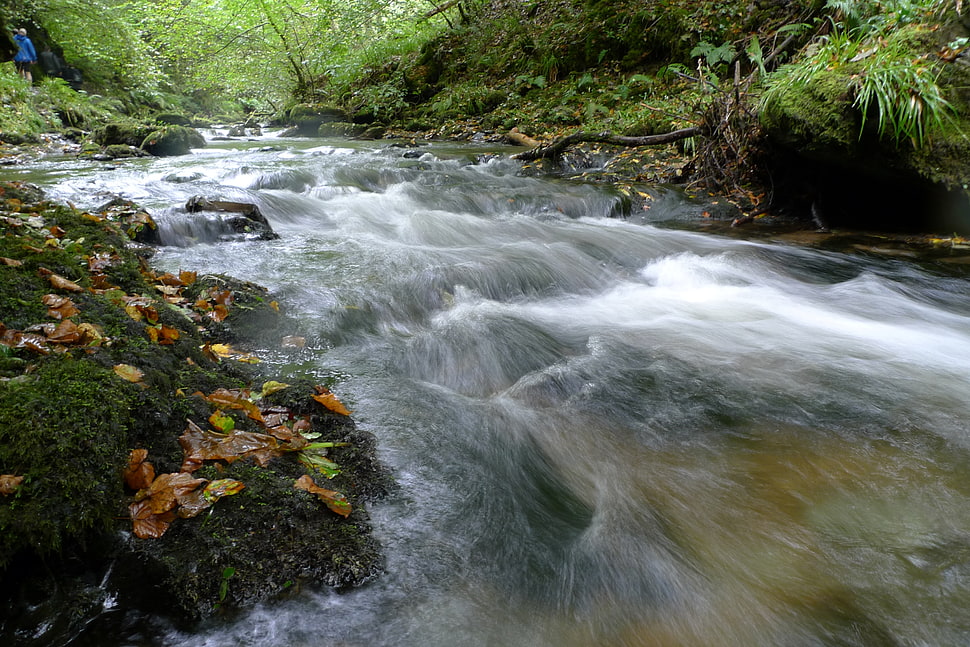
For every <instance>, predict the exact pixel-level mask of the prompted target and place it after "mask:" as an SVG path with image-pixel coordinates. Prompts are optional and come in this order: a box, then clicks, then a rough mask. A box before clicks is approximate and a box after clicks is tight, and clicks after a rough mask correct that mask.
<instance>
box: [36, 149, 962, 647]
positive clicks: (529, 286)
mask: <svg viewBox="0 0 970 647" xmlns="http://www.w3.org/2000/svg"><path fill="white" fill-rule="evenodd" d="M267 143H268V142H267V141H265V140H264V141H261V142H257V143H246V144H243V143H234V144H221V145H216V146H210V147H209V148H207V149H205V150H202V151H198V152H196V153H195V154H193V155H191V156H187V157H182V158H176V159H169V160H147V161H134V162H129V163H126V164H124V165H121V166H118V167H114V166H100V167H87V166H85V165H83V164H81V163H77V164H76V165H74V166H71V165H70V164H67V165H65V164H64V163H63V162H61V163H58V164H57V165H51V166H50V167H49V168H43V167H42V168H39V169H37V168H35V169H33V170H32V171H31V172H32V173H34V177H33V179H35V180H39V181H41V182H42V183H44V184H45V185H47V186H48V187H49V189H50V191H51V192H52V193H53V194H54V195H55V196H56V197H60V198H65V199H70V200H72V201H73V202H74V203H75V204H78V205H79V206H94V205H95V204H97V203H98V202H99V201H102V200H103V198H102V196H101V193H102V192H109V193H110V192H116V193H122V194H124V195H125V196H127V197H130V198H132V199H134V200H136V201H138V202H140V203H142V204H143V205H145V206H146V207H148V208H149V209H150V210H152V211H153V212H154V213H155V214H156V215H157V217H158V219H159V220H161V221H163V222H164V223H165V226H166V227H167V228H168V229H167V231H169V232H170V235H171V236H173V238H172V240H177V241H179V242H180V244H181V245H183V246H170V247H165V248H163V249H162V250H161V252H160V253H159V254H158V256H157V258H156V263H157V264H158V265H159V266H160V267H162V268H164V269H168V270H177V269H179V268H182V269H193V270H198V271H200V272H219V273H227V274H231V275H234V276H236V277H239V278H242V279H247V280H251V281H254V282H256V283H259V284H262V285H264V286H266V287H268V288H270V289H271V290H272V291H273V292H274V293H275V295H276V297H277V298H278V300H279V301H280V302H281V304H282V306H283V307H284V308H285V309H287V310H288V311H289V312H291V313H294V314H296V315H297V317H298V319H299V321H300V327H301V330H299V331H294V332H296V334H302V335H304V336H306V337H307V339H308V341H309V343H308V347H307V348H306V349H304V350H302V351H300V352H299V353H298V354H297V355H293V354H288V353H287V352H284V351H283V350H281V349H280V348H279V347H278V343H277V342H278V340H265V342H264V344H263V345H264V346H265V348H264V349H263V351H262V353H261V354H262V355H263V356H264V357H265V358H266V359H267V360H268V361H270V362H276V363H277V364H278V365H279V370H281V371H300V372H304V373H310V374H319V375H330V374H333V373H339V374H342V375H343V376H344V379H343V380H342V381H341V382H340V383H339V387H338V389H337V393H338V395H339V396H340V397H341V398H342V399H343V400H344V402H346V403H348V404H349V406H350V407H351V408H352V409H353V410H354V419H355V420H356V421H357V423H358V425H359V426H361V427H362V428H364V429H367V430H369V431H371V432H372V433H374V434H375V435H376V437H377V439H378V443H379V448H380V454H381V458H382V459H383V460H384V461H385V462H386V463H387V464H388V465H389V466H390V467H391V468H392V469H393V471H394V473H395V475H396V477H397V480H398V481H399V483H400V484H401V488H400V491H399V492H398V493H397V494H395V495H393V496H392V497H390V498H389V499H388V500H386V501H384V502H381V503H379V504H376V505H373V506H372V507H371V513H372V516H373V518H374V521H375V526H376V533H377V535H378V537H379V538H380V540H381V542H382V544H383V545H384V547H385V551H386V555H387V566H386V572H385V573H384V574H383V576H382V577H380V578H378V579H376V580H375V581H373V582H371V583H369V584H367V585H365V586H364V587H362V588H360V589H358V590H354V591H351V592H348V593H339V594H338V593H334V592H327V591H324V592H320V591H315V592H314V591H305V592H303V593H302V594H300V595H298V596H295V597H294V598H291V599H288V600H287V601H285V602H281V603H275V604H268V605H265V606H261V607H259V608H257V609H255V610H252V611H250V612H247V613H246V614H244V615H243V616H242V617H239V618H237V619H235V620H233V621H232V622H231V624H229V625H225V624H218V625H214V626H211V627H206V628H203V629H202V630H200V631H198V632H195V633H192V634H186V633H183V632H179V631H176V630H174V629H172V630H166V631H163V632H162V634H161V635H159V636H156V637H155V639H153V640H149V639H148V638H145V637H142V638H139V637H138V636H137V634H135V635H130V636H127V637H126V636H124V635H118V636H112V637H108V636H102V637H101V639H100V642H99V643H98V644H164V645H185V646H198V647H203V646H205V647H222V646H229V645H259V646H263V645H286V646H304V645H305V646H311V645H313V646H331V645H341V646H354V647H363V646H384V645H388V646H390V645H394V646H396V647H439V646H440V647H455V646H466V645H467V646H475V647H478V646H485V645H488V646H503V647H504V646H528V647H533V646H535V647H544V646H555V647H587V646H594V645H595V646H614V645H615V646H627V645H629V646H646V645H657V646H673V645H712V646H714V645H717V646H720V645H729V646H734V645H738V646H756V645H757V646H761V645H764V646H779V645H784V646H786V647H790V646H802V645H805V646H808V645H874V646H876V645H878V646H882V645H895V644H898V645H934V646H936V645H966V644H970V424H968V420H970V281H968V280H966V279H965V278H959V277H954V276H953V275H949V274H943V273H935V272H934V271H933V270H932V268H930V269H927V268H920V267H918V266H916V265H914V264H909V263H905V262H900V261H893V260H881V259H873V258H865V257H861V256H850V255H842V254H836V253H830V252H820V251H815V250H810V249H805V248H799V247H793V246H785V245H779V244H768V243H756V242H749V241H742V240H735V239H729V238H723V237H719V236H714V235H709V234H702V233H692V232H687V231H680V230H673V229H669V228H660V227H657V226H653V225H650V224H644V223H642V222H633V221H631V220H625V219H621V218H611V217H609V216H610V214H612V213H615V212H616V211H617V208H618V205H619V203H620V202H621V199H622V196H620V195H619V194H617V193H616V192H615V191H612V190H609V189H606V188H603V187H594V186H590V185H584V184H579V183H568V182H563V181H556V180H552V179H537V178H529V177H524V176H522V174H521V173H519V172H518V171H519V169H518V167H517V165H516V164H515V163H514V162H511V161H508V160H507V159H502V158H498V159H493V160H491V161H479V162H478V163H474V162H475V155H476V153H477V152H481V151H476V150H474V149H470V148H469V149H464V150H461V149H455V148H443V147H442V148H435V147H430V148H424V149H421V152H422V156H421V157H420V158H417V159H414V158H413V156H404V155H403V153H404V149H397V148H382V145H381V144H379V143H375V144H373V145H364V144H356V145H354V146H353V147H346V146H347V145H346V144H343V145H341V144H334V143H333V142H330V144H331V145H325V144H326V142H313V141H302V142H289V143H287V142H281V141H278V142H275V144H276V146H274V147H271V148H269V149H267V148H264V147H265V146H266V145H267ZM269 143H274V142H272V141H270V142H269ZM197 194H201V195H205V196H207V197H209V198H223V199H231V200H241V201H247V202H255V203H257V204H258V205H259V207H260V209H261V210H262V212H263V213H264V214H265V215H266V216H267V218H268V219H269V221H270V222H271V223H272V225H273V227H274V228H275V230H276V231H277V232H278V233H279V234H280V238H279V240H275V241H269V242H247V241H241V242H231V243H219V244H206V243H201V244H195V245H190V244H188V243H189V241H190V239H191V238H192V236H193V235H194V234H193V232H192V231H191V230H188V229H186V228H185V224H184V223H181V222H180V218H181V216H180V215H179V214H178V210H177V209H173V207H174V206H177V205H181V204H183V203H184V202H185V200H186V199H187V198H188V197H189V196H192V195H197ZM665 204H666V203H665V201H664V200H663V199H659V200H658V201H657V203H656V204H655V206H654V212H655V213H654V214H653V215H654V216H655V217H657V218H659V219H662V218H663V217H664V209H667V208H669V209H675V208H676V204H675V201H670V204H669V205H668V206H665ZM133 631H134V630H133ZM121 633H123V632H121ZM111 641H115V643H112V642H111Z"/></svg>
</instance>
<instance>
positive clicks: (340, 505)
mask: <svg viewBox="0 0 970 647" xmlns="http://www.w3.org/2000/svg"><path fill="white" fill-rule="evenodd" d="M293 487H295V488H296V489H297V490H306V491H307V492H309V493H310V494H316V495H317V497H318V498H319V499H320V500H321V501H323V502H324V503H325V504H326V506H327V507H328V508H330V509H331V510H333V511H334V512H336V513H337V514H339V515H340V516H342V517H347V516H350V513H351V512H353V509H352V508H351V506H350V503H349V502H348V501H347V497H345V496H344V495H343V494H341V493H340V492H337V491H335V490H328V489H326V488H322V487H320V486H319V485H317V484H316V483H314V482H313V478H311V477H310V476H309V475H307V474H304V475H303V476H301V477H300V478H298V479H297V480H296V482H295V483H294V484H293Z"/></svg>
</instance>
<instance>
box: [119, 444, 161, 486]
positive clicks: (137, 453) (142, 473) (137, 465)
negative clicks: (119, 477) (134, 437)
mask: <svg viewBox="0 0 970 647" xmlns="http://www.w3.org/2000/svg"><path fill="white" fill-rule="evenodd" d="M146 458H148V450H147V449H133V450H131V455H130V456H129V458H128V467H127V468H125V472H124V477H125V485H127V486H128V488H129V489H131V490H143V489H145V488H147V487H149V486H150V485H151V484H152V481H154V480H155V467H154V466H153V465H152V464H151V463H149V462H148V461H147V460H145V459H146Z"/></svg>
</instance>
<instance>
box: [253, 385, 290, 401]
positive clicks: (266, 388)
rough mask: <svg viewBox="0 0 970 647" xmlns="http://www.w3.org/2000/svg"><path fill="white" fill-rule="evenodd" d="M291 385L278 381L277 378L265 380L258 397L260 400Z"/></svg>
mask: <svg viewBox="0 0 970 647" xmlns="http://www.w3.org/2000/svg"><path fill="white" fill-rule="evenodd" d="M289 386H290V385H289V384H284V383H283V382H277V381H276V380H269V381H268V382H263V388H262V390H261V391H260V392H259V395H258V396H257V397H256V399H257V400H258V399H260V398H265V397H266V396H267V395H270V394H272V393H276V392H277V391H282V390H283V389H285V388H288V387H289Z"/></svg>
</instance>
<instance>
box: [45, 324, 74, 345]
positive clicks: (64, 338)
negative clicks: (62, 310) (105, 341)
mask: <svg viewBox="0 0 970 647" xmlns="http://www.w3.org/2000/svg"><path fill="white" fill-rule="evenodd" d="M80 340H81V333H80V332H78V326H77V324H76V323H74V322H73V321H71V320H70V319H65V320H64V321H62V322H61V323H59V324H58V325H57V328H55V329H54V330H53V331H51V333H50V334H49V335H47V341H49V342H50V343H52V344H76V343H78V342H79V341H80Z"/></svg>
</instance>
